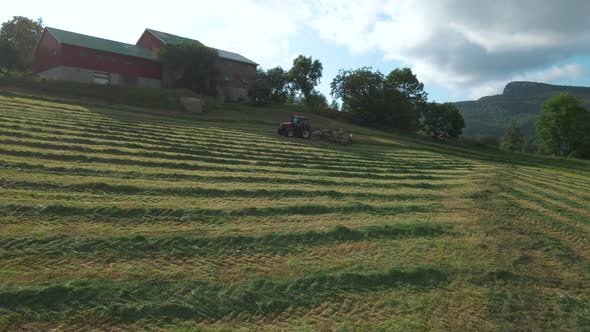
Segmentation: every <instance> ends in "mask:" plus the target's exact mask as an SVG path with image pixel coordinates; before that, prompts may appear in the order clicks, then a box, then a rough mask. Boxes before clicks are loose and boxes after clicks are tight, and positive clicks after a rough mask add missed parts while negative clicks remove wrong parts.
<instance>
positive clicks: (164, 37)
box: [146, 29, 258, 65]
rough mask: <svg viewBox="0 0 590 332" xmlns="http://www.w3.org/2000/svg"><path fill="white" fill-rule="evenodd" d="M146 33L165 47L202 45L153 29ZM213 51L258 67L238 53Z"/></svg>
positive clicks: (222, 56) (226, 57)
mask: <svg viewBox="0 0 590 332" xmlns="http://www.w3.org/2000/svg"><path fill="white" fill-rule="evenodd" d="M146 31H148V32H150V33H151V34H152V35H154V36H156V37H157V38H158V39H160V40H161V41H162V42H163V43H164V44H167V45H178V44H183V43H197V44H199V45H203V43H201V42H200V41H198V40H194V39H190V38H186V37H181V36H177V35H173V34H169V33H166V32H161V31H157V30H154V29H146ZM215 50H217V52H218V53H219V57H220V58H223V59H227V60H232V61H237V62H244V63H248V64H251V65H258V64H257V63H256V62H254V61H252V60H250V59H248V58H246V57H244V56H242V55H240V54H238V53H234V52H229V51H224V50H220V49H215Z"/></svg>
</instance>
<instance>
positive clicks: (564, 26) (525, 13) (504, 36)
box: [0, 0, 590, 102]
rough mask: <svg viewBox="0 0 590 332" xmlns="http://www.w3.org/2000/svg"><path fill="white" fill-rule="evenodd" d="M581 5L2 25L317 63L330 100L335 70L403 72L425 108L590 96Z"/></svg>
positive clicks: (81, 11)
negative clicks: (148, 38)
mask: <svg viewBox="0 0 590 332" xmlns="http://www.w3.org/2000/svg"><path fill="white" fill-rule="evenodd" d="M589 13H590V1H588V0H561V1H540V0H518V1H513V0H493V1H490V0H478V1H473V0H438V1H423V0H300V1H295V0H215V1H204V0H192V1H181V0H167V1H164V2H163V1H158V2H156V1H141V2H140V1H121V0H118V1H112V0H101V1H92V2H87V1H62V0H52V1H30V0H19V1H6V3H3V4H2V11H1V12H0V21H1V22H4V21H7V20H9V19H10V18H11V17H12V16H27V17H30V18H39V17H41V18H42V19H43V22H44V24H45V25H46V26H50V27H54V28H59V29H64V30H70V31H74V32H79V33H83V34H88V35H93V36H97V37H102V38H107V39H112V40H116V41H121V42H126V43H132V44H134V43H136V42H137V39H138V38H139V36H140V35H141V33H142V32H143V31H144V29H145V28H152V29H155V30H160V31H164V32H168V33H172V34H176V35H181V36H184V37H189V38H192V39H196V40H199V41H201V42H202V43H204V44H206V45H207V46H211V47H215V48H220V49H225V50H228V51H233V52H237V53H240V54H242V55H244V56H245V57H247V58H249V59H251V60H253V61H255V62H257V63H259V64H260V66H261V67H262V68H263V69H269V68H272V67H276V66H281V67H283V68H284V69H289V68H290V67H291V64H292V60H293V59H294V58H295V57H296V56H297V55H299V54H303V55H306V56H312V57H313V58H314V59H319V60H320V61H321V62H322V64H323V66H324V72H323V77H322V81H321V84H320V86H319V87H318V89H319V90H320V91H321V92H322V93H324V94H326V95H327V96H328V97H329V93H330V82H331V81H332V79H333V78H334V77H335V76H336V75H337V74H338V71H339V70H340V69H357V68H361V67H365V66H367V67H372V68H373V69H375V70H379V71H381V72H383V73H384V74H387V73H389V72H390V71H391V70H393V69H395V68H402V67H409V68H411V69H412V70H413V72H414V73H416V74H417V76H418V79H419V80H420V81H422V82H424V83H425V90H426V91H427V92H428V94H429V99H430V100H431V101H437V102H446V101H458V100H470V99H477V98H480V97H482V96H486V95H492V94H498V93H501V92H502V90H503V87H504V86H505V85H506V84H507V83H509V82H510V81H521V80H527V81H536V82H545V83H552V84H565V85H582V86H590V19H588V14H589Z"/></svg>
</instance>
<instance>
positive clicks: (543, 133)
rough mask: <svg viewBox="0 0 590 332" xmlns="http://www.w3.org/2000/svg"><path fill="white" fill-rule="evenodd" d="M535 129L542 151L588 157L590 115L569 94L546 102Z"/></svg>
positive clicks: (589, 153) (589, 150) (589, 147)
mask: <svg viewBox="0 0 590 332" xmlns="http://www.w3.org/2000/svg"><path fill="white" fill-rule="evenodd" d="M536 129H537V137H538V139H539V144H540V147H541V150H542V151H543V152H546V153H550V154H553V155H556V156H589V155H590V112H589V111H588V110H586V109H585V108H584V107H583V106H582V105H581V103H580V101H579V100H578V99H576V98H575V97H574V96H572V95H569V94H560V95H558V96H555V97H552V98H550V99H549V100H547V101H546V102H545V104H544V105H543V113H542V115H541V117H540V119H539V120H538V122H537V128H536Z"/></svg>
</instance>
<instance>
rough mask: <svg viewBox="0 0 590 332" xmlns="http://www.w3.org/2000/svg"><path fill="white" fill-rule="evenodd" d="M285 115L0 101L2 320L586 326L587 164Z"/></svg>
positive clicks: (335, 326) (589, 257)
mask: <svg viewBox="0 0 590 332" xmlns="http://www.w3.org/2000/svg"><path fill="white" fill-rule="evenodd" d="M285 115H286V113H280V112H277V111H272V110H257V109H248V108H243V109H242V108H235V109H233V110H232V109H226V110H223V111H220V110H218V111H215V112H213V113H211V114H209V115H201V116H188V115H184V114H174V113H167V114H165V113H161V114H160V113H157V112H155V111H151V112H148V111H137V110H136V111H130V110H125V109H101V108H91V107H84V106H80V105H70V104H62V103H55V102H43V101H38V100H33V99H23V98H17V97H10V96H0V119H1V121H0V155H1V158H0V285H1V286H2V287H1V288H0V330H2V329H6V330H48V329H59V330H91V329H97V330H134V329H137V330H141V329H153V330H160V329H162V330H171V329H173V330H177V329H183V330H192V329H200V328H202V329H213V330H216V329H225V328H232V329H237V328H243V329H252V328H258V329H263V330H277V329H298V330H345V331H348V330H353V329H359V330H375V329H382V330H388V331H389V330H399V331H411V330H416V331H422V330H427V329H433V330H451V331H456V330H480V331H486V330H501V331H505V330H514V329H517V330H518V329H523V330H564V331H565V330H576V329H578V330H583V329H585V328H587V327H588V326H590V325H589V324H590V292H589V290H590V210H589V209H588V206H587V203H588V201H589V200H590V193H589V190H590V164H589V163H587V162H582V161H570V162H566V161H559V160H552V159H538V158H535V157H528V156H524V155H511V154H506V153H504V154H501V152H495V151H493V150H469V149H465V148H462V147H445V146H443V145H439V144H436V143H433V142H427V141H420V140H417V139H412V138H404V137H397V136H393V135H386V134H383V133H378V132H374V131H370V130H364V129H360V128H355V127H350V126H349V129H351V130H353V131H354V132H355V136H354V137H355V141H356V142H355V144H353V145H351V146H346V147H344V146H336V145H329V144H327V143H323V142H317V141H313V140H312V141H303V140H299V139H287V138H282V137H279V136H277V135H276V134H275V125H274V123H275V122H278V119H280V118H282V117H284V116H285ZM312 119H313V121H315V122H314V124H318V123H319V124H321V125H327V124H328V123H329V122H330V121H329V120H326V119H321V118H318V117H316V118H315V119H314V118H313V116H312Z"/></svg>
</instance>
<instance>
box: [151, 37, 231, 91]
mask: <svg viewBox="0 0 590 332" xmlns="http://www.w3.org/2000/svg"><path fill="white" fill-rule="evenodd" d="M157 57H158V59H159V60H160V61H162V63H163V64H164V66H166V67H167V72H169V73H173V74H171V76H172V77H171V78H170V79H171V80H172V81H174V83H175V85H176V86H177V87H181V88H187V89H191V90H194V91H197V92H201V93H205V94H209V95H215V94H216V87H217V79H218V76H219V72H218V71H217V67H216V64H217V59H218V57H219V54H218V53H217V51H216V50H215V49H212V48H209V47H206V46H203V45H201V44H197V43H184V44H180V45H167V46H165V47H163V48H161V49H159V50H158V52H157Z"/></svg>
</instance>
